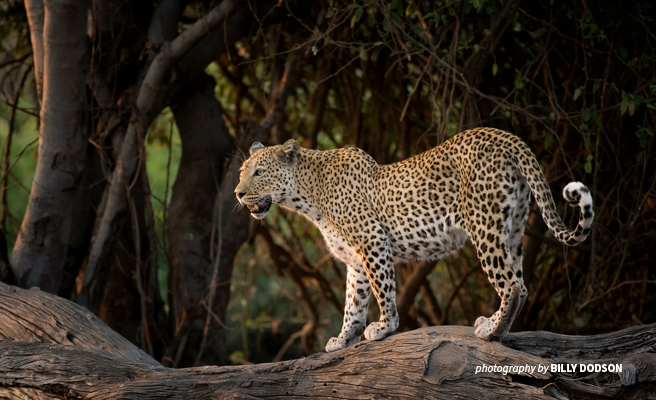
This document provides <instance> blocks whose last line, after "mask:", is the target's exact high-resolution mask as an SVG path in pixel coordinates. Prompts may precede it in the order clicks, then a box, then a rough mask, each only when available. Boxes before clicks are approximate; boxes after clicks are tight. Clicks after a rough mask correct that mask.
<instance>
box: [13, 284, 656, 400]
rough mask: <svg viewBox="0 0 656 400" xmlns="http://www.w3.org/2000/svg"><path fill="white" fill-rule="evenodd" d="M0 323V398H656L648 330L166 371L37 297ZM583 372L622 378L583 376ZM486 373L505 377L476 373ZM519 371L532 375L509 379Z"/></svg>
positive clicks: (458, 341)
mask: <svg viewBox="0 0 656 400" xmlns="http://www.w3.org/2000/svg"><path fill="white" fill-rule="evenodd" d="M0 321H2V322H0V338H2V341H0V397H9V398H28V399H61V398H85V399H110V398H122V399H151V398H152V399H158V398H168V399H185V400H186V399H189V398H194V399H203V398H208V399H209V398H217V397H220V398H227V397H234V398H249V399H252V398H265V397H266V398H272V397H285V398H292V399H293V398H299V399H300V398H353V399H370V398H380V399H385V398H390V399H391V398H393V399H417V398H423V399H442V398H465V397H466V398H486V399H495V398H503V399H513V398H516V399H550V398H559V399H565V398H570V399H574V398H576V399H598V398H623V399H644V398H648V397H650V396H651V395H652V393H653V392H654V390H655V389H656V355H654V354H653V353H652V352H651V351H652V349H653V347H654V346H656V324H652V325H643V326H637V327H633V328H629V329H624V330H622V331H618V332H612V333H607V334H602V335H595V336H567V335H558V334H554V333H550V332H521V333H514V334H510V335H508V337H507V338H506V339H505V340H504V343H503V344H502V343H499V342H485V341H482V340H480V339H478V338H477V337H476V336H475V335H474V333H473V328H471V327H462V326H441V327H429V328H421V329H417V330H414V331H410V332H404V333H399V334H395V335H392V336H390V337H388V338H386V339H384V340H381V341H378V342H368V341H365V342H361V343H359V344H357V345H354V346H351V347H349V348H347V349H344V350H340V351H337V352H334V353H328V354H326V353H317V354H314V355H312V356H310V357H307V358H301V359H298V360H290V361H284V362H279V363H269V364H260V365H252V366H237V367H213V366H210V367H196V368H185V369H170V368H165V367H162V366H161V365H159V364H158V363H157V362H156V361H155V360H153V359H152V358H150V357H149V356H148V355H146V354H145V353H144V352H143V351H141V350H139V349H138V348H136V347H135V346H134V345H132V344H131V343H129V342H128V341H127V340H125V339H123V338H122V337H120V335H118V334H116V333H115V332H114V331H112V330H111V329H109V328H108V327H107V326H106V325H105V324H103V323H102V322H100V321H99V320H98V319H96V318H95V317H94V316H93V315H92V314H91V313H89V312H88V311H87V310H85V309H83V308H81V307H79V306H77V305H75V304H73V303H71V302H69V301H67V300H64V299H61V298H58V297H56V296H53V295H51V294H48V293H44V292H41V291H39V290H23V289H19V288H15V287H12V286H8V285H5V284H2V283H0ZM552 364H558V365H561V366H563V368H567V366H568V365H569V366H570V367H571V366H572V365H576V366H577V372H576V373H573V372H572V373H570V372H564V371H563V372H561V371H555V370H552ZM581 364H586V365H588V364H589V365H593V366H595V365H596V366H601V365H609V364H613V365H616V364H621V366H622V370H621V372H616V373H610V372H596V373H588V372H583V373H582V372H580V368H581ZM495 365H496V366H498V367H499V368H503V367H507V368H508V369H509V370H508V372H507V373H505V374H504V373H503V372H502V371H499V372H481V371H480V369H481V368H483V367H484V366H495ZM527 366H528V367H535V369H530V370H527V369H525V370H523V371H520V370H519V367H524V368H526V367H527ZM513 367H515V369H513ZM477 368H478V370H477ZM538 368H539V369H538Z"/></svg>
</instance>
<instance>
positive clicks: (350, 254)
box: [315, 220, 361, 266]
mask: <svg viewBox="0 0 656 400" xmlns="http://www.w3.org/2000/svg"><path fill="white" fill-rule="evenodd" d="M315 224H316V225H317V227H318V228H319V231H321V235H322V236H323V239H324V241H325V242H326V247H327V248H328V250H329V251H330V252H331V253H332V254H333V255H334V256H335V257H337V258H338V259H340V260H341V261H343V262H344V263H345V264H348V265H352V266H355V265H360V264H361V261H360V256H359V254H358V252H357V250H356V249H355V248H354V247H353V246H351V245H350V244H349V243H348V241H347V240H346V238H345V237H344V236H343V235H342V234H341V233H340V232H339V231H338V230H337V229H335V227H333V226H332V225H331V224H329V223H328V222H326V221H325V220H324V221H322V222H315Z"/></svg>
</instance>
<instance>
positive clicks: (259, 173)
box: [253, 169, 262, 176]
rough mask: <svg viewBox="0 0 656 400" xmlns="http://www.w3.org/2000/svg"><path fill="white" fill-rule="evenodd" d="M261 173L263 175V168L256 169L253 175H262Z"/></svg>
mask: <svg viewBox="0 0 656 400" xmlns="http://www.w3.org/2000/svg"><path fill="white" fill-rule="evenodd" d="M260 175H262V170H261V169H256V170H255V172H253V176H260Z"/></svg>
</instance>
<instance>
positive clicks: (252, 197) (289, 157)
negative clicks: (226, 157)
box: [235, 139, 300, 219]
mask: <svg viewBox="0 0 656 400" xmlns="http://www.w3.org/2000/svg"><path fill="white" fill-rule="evenodd" d="M299 152H300V145H299V144H298V142H297V141H296V140H294V139H290V140H288V141H286V142H285V143H284V144H282V145H277V146H269V147H264V145H263V144H262V143H260V142H255V143H253V145H252V146H251V150H250V157H249V158H248V159H247V160H246V161H244V164H243V165H242V166H241V168H240V170H239V171H240V174H239V184H238V185H237V187H236V188H235V195H236V196H237V200H238V201H239V202H240V203H241V204H243V205H245V206H246V207H247V208H248V211H250V213H251V215H252V216H253V217H254V218H257V219H262V218H264V217H265V216H266V214H267V212H268V211H269V209H270V208H271V205H272V204H280V203H282V202H283V201H284V200H285V198H286V197H287V196H288V195H289V194H290V193H292V192H293V191H294V189H293V185H294V173H293V169H294V166H295V164H296V161H297V159H298V154H299Z"/></svg>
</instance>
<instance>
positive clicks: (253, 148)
mask: <svg viewBox="0 0 656 400" xmlns="http://www.w3.org/2000/svg"><path fill="white" fill-rule="evenodd" d="M262 149H264V145H263V144H262V143H260V142H255V143H253V144H252V145H251V155H253V153H255V152H256V151H260V150H262Z"/></svg>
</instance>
